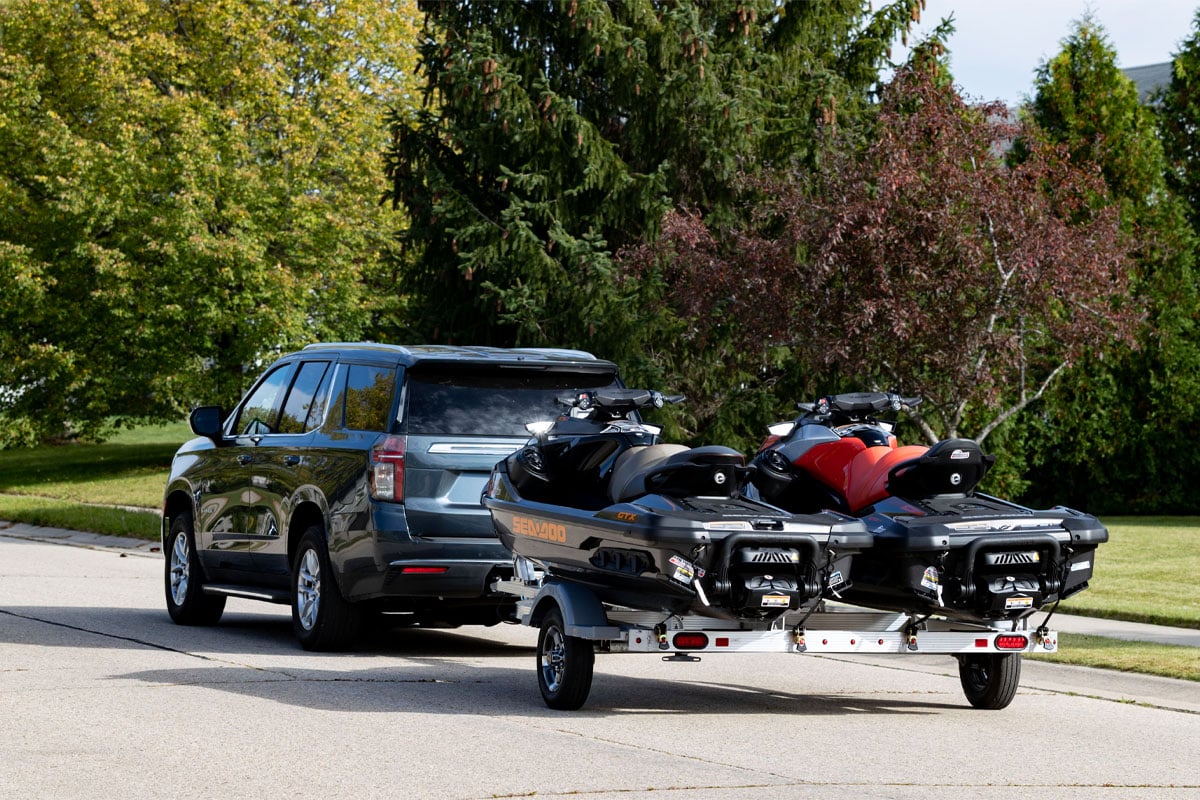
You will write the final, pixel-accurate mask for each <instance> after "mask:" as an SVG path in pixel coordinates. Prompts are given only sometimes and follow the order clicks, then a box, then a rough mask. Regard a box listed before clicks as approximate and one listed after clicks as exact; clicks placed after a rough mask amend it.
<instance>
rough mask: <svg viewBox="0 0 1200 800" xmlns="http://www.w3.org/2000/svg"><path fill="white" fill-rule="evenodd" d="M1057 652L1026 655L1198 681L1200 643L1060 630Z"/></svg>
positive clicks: (1085, 665)
mask: <svg viewBox="0 0 1200 800" xmlns="http://www.w3.org/2000/svg"><path fill="white" fill-rule="evenodd" d="M1058 648H1059V649H1058V652H1056V653H1039V654H1031V655H1030V656H1029V658H1035V659H1037V660H1039V661H1050V662H1052V663H1056V664H1075V665H1078V666H1083V667H1100V668H1101V669H1115V670H1120V671H1121V672H1138V673H1142V674H1147V675H1161V676H1162V677H1164V678H1179V679H1182V680H1187V681H1200V647H1188V646H1186V645H1174V644H1156V643H1150V642H1127V641H1123V640H1121V639H1110V638H1108V637H1106V636H1090V635H1088V634H1079V633H1059V635H1058Z"/></svg>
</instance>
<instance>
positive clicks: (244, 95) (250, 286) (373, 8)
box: [0, 0, 413, 440]
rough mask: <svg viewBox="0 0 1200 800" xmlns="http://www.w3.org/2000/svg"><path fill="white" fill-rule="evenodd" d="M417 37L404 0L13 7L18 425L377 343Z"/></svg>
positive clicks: (2, 248)
mask: <svg viewBox="0 0 1200 800" xmlns="http://www.w3.org/2000/svg"><path fill="white" fill-rule="evenodd" d="M406 9H407V13H406ZM412 36H413V14H412V13H411V8H408V4H406V3H405V2H402V1H401V0H340V1H339V2H336V3H334V2H325V1H324V0H303V1H302V2H293V3H271V2H245V1H244V0H215V1H214V2H206V3H195V2H168V1H167V0H82V1H81V2H75V1H74V0H7V1H6V2H5V3H4V4H3V6H2V7H0V45H2V48H3V49H2V50H0V210H2V211H0V293H2V294H3V296H4V297H5V302H4V304H3V307H2V309H0V327H2V329H3V333H2V334H0V387H3V389H2V390H0V416H2V417H3V420H4V424H3V433H0V436H2V437H3V438H6V439H9V440H12V439H14V438H18V439H25V440H28V439H34V438H39V437H42V436H45V435H48V434H56V433H59V432H61V431H63V430H64V429H68V428H69V429H71V430H74V431H76V432H82V433H85V434H86V433H94V432H96V431H98V430H100V429H102V428H103V426H104V425H105V424H106V422H107V421H109V420H111V419H113V418H114V417H116V418H118V419H120V418H148V417H150V418H164V417H177V416H178V415H179V414H180V413H181V410H182V409H184V408H186V406H187V405H188V404H189V403H193V402H196V401H198V400H208V401H229V400H230V399H232V398H234V397H236V396H237V394H238V393H239V391H240V390H241V389H243V388H244V384H245V381H246V380H247V378H248V377H249V374H253V373H254V371H255V370H254V369H253V367H254V366H255V365H256V362H257V361H258V360H259V359H261V358H263V357H265V356H268V355H269V354H270V353H272V352H273V351H276V350H278V349H281V348H286V347H291V346H294V345H296V344H300V343H303V342H306V341H310V340H312V339H313V338H317V337H349V336H355V335H357V333H358V332H359V331H361V330H362V329H363V326H364V324H365V323H366V321H367V318H366V311H367V310H369V309H365V308H364V302H363V298H362V297H360V293H359V286H360V280H359V279H360V276H361V275H362V274H364V273H366V274H368V275H369V274H372V272H373V271H374V270H376V269H377V265H378V264H379V263H380V261H381V259H380V256H381V254H382V253H383V252H385V251H386V250H387V249H388V248H389V247H390V240H391V233H390V226H391V225H393V224H394V222H395V220H394V215H391V214H390V213H389V212H388V211H387V210H386V209H382V208H380V207H379V198H380V197H381V195H382V192H383V187H384V184H383V175H382V170H381V169H380V154H381V152H382V149H383V147H384V144H385V137H384V131H383V122H382V117H383V113H384V110H385V107H386V105H387V104H389V103H394V104H402V103H403V102H404V97H403V92H404V91H405V88H406V84H405V75H406V73H408V72H411V69H412V67H411V62H412V60H413V53H412V49H411V42H412ZM406 46H407V47H408V49H407V51H406ZM247 368H251V369H250V370H249V374H247V372H246V371H247Z"/></svg>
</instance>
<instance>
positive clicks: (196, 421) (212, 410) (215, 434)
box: [188, 406, 221, 445]
mask: <svg viewBox="0 0 1200 800" xmlns="http://www.w3.org/2000/svg"><path fill="white" fill-rule="evenodd" d="M188 425H190V426H191V428H192V433H194V434H196V435H197V436H203V437H204V438H206V439H212V441H213V444H217V445H219V444H221V407H220V406H197V407H196V408H193V409H192V413H191V414H189V415H188Z"/></svg>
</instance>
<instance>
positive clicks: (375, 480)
mask: <svg viewBox="0 0 1200 800" xmlns="http://www.w3.org/2000/svg"><path fill="white" fill-rule="evenodd" d="M406 445H407V440H406V439H405V437H403V436H392V435H388V436H383V437H381V438H380V439H379V441H377V442H376V443H375V446H374V447H372V448H371V496H372V497H374V498H375V499H376V500H389V501H393V502H396V501H400V500H403V499H404V448H405V446H406Z"/></svg>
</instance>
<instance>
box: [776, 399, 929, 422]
mask: <svg viewBox="0 0 1200 800" xmlns="http://www.w3.org/2000/svg"><path fill="white" fill-rule="evenodd" d="M920 404H921V398H920V397H902V396H901V395H899V394H896V393H895V392H849V393H846V394H833V395H826V396H824V397H820V398H818V399H817V400H816V401H814V402H812V403H797V404H796V408H797V409H799V410H801V411H804V412H805V413H804V414H803V415H801V419H805V420H810V421H814V422H823V423H827V424H834V425H840V424H844V423H847V422H869V421H872V420H873V419H874V417H875V415H876V414H879V413H881V412H884V411H912V410H913V409H915V408H916V407H917V406H918V405H920Z"/></svg>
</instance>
